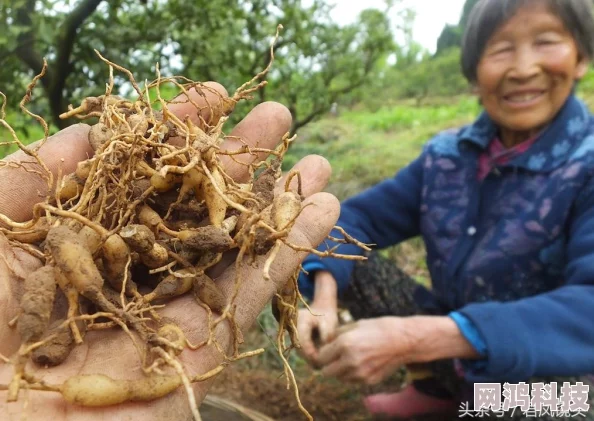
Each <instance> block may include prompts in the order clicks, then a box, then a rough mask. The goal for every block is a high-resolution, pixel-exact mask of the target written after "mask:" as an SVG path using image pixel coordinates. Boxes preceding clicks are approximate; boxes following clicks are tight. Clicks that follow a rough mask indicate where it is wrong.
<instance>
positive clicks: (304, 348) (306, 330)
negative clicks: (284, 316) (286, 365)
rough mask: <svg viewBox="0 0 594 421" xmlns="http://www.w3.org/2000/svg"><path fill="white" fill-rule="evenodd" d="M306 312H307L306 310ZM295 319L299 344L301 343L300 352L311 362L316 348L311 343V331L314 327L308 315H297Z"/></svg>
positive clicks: (315, 353)
mask: <svg viewBox="0 0 594 421" xmlns="http://www.w3.org/2000/svg"><path fill="white" fill-rule="evenodd" d="M306 311H307V310H306ZM299 316H300V317H299V318H298V319H297V332H298V334H299V342H300V343H301V350H300V352H301V353H302V354H303V355H304V356H305V357H306V358H307V359H309V360H313V359H315V358H316V357H317V351H316V347H315V346H314V343H313V341H312V330H313V328H314V327H315V326H314V323H313V321H312V320H311V319H309V318H310V317H312V316H311V315H310V314H307V315H306V314H303V313H301V314H300V315H299Z"/></svg>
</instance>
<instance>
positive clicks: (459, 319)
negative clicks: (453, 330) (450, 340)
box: [449, 311, 487, 357]
mask: <svg viewBox="0 0 594 421" xmlns="http://www.w3.org/2000/svg"><path fill="white" fill-rule="evenodd" d="M449 316H450V318H452V319H453V320H454V322H456V324H457V325H458V328H459V329H460V331H461V332H462V335H464V337H465V338H466V339H467V340H468V342H470V344H471V345H472V346H473V347H474V349H475V350H476V352H478V353H479V354H480V355H481V357H486V356H487V344H486V342H485V340H484V339H483V337H482V335H481V333H480V332H479V331H478V329H477V328H476V326H475V325H474V323H472V321H471V320H470V319H469V318H468V317H466V316H464V315H463V314H461V313H458V312H456V311H453V312H451V313H450V314H449Z"/></svg>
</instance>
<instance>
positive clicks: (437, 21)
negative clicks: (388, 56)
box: [329, 0, 465, 52]
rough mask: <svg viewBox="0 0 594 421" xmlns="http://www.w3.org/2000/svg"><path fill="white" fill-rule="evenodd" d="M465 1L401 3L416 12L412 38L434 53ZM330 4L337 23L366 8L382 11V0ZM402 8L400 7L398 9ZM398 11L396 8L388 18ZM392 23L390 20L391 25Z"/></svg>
mask: <svg viewBox="0 0 594 421" xmlns="http://www.w3.org/2000/svg"><path fill="white" fill-rule="evenodd" d="M464 1H465V0H403V1H402V5H403V6H404V7H410V8H412V9H414V10H415V11H416V14H417V16H416V19H415V24H414V29H413V38H414V39H415V41H417V42H418V43H420V44H421V45H422V46H423V47H425V48H426V49H427V50H429V51H430V52H435V46H436V43H437V38H438V37H439V34H440V33H441V30H442V29H443V27H444V25H445V24H446V23H450V24H457V23H458V20H459V19H460V14H461V13H462V7H463V6H464ZM329 3H330V4H334V5H336V7H334V10H333V11H332V17H333V19H335V20H336V22H337V23H339V24H348V23H351V22H353V21H354V20H355V19H356V17H357V15H358V14H359V12H361V10H363V9H367V8H377V9H380V10H383V9H384V8H385V6H384V0H365V1H361V2H358V1H354V0H329ZM399 7H401V6H399ZM395 12H397V9H396V7H394V10H392V12H391V15H392V14H395ZM394 21H395V20H394V19H393V22H394Z"/></svg>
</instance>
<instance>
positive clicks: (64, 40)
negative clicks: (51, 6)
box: [56, 0, 103, 79]
mask: <svg viewBox="0 0 594 421" xmlns="http://www.w3.org/2000/svg"><path fill="white" fill-rule="evenodd" d="M102 1H103V0H82V1H81V2H80V3H79V4H78V6H76V7H75V8H74V10H73V11H72V12H71V13H70V15H68V17H67V18H66V20H65V21H64V23H63V24H62V27H61V28H60V29H61V34H60V37H59V38H58V43H57V46H56V47H57V55H56V68H57V69H58V74H60V75H62V74H64V79H66V77H67V76H68V75H67V74H66V73H62V72H63V71H66V72H68V71H69V70H70V69H69V67H70V66H69V64H70V54H72V48H73V47H74V40H75V39H76V31H77V30H78V28H80V26H81V25H82V24H83V22H84V21H85V19H87V18H88V17H89V16H91V15H92V14H93V12H94V11H95V9H97V7H98V6H99V3H101V2H102Z"/></svg>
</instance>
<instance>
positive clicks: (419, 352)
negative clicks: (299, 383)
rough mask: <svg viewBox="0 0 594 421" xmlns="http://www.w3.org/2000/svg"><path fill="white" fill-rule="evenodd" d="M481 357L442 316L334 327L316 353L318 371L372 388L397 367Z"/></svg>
mask: <svg viewBox="0 0 594 421" xmlns="http://www.w3.org/2000/svg"><path fill="white" fill-rule="evenodd" d="M480 357H481V356H480V355H479V354H478V353H477V351H476V350H475V349H474V348H473V346H472V345H471V344H470V343H469V342H468V340H467V339H466V338H465V337H464V335H463V334H462V332H461V331H460V329H459V328H458V325H457V324H456V322H455V321H454V320H452V319H451V318H450V317H448V316H424V315H418V316H410V317H395V316H386V317H380V318H376V319H364V320H359V321H357V322H355V323H352V324H349V325H345V326H343V327H340V328H339V329H338V331H337V336H336V338H335V339H334V340H332V341H331V342H330V343H329V344H327V345H325V346H323V347H322V348H321V349H320V351H319V357H318V362H319V363H320V364H321V365H322V366H323V368H322V373H323V374H325V375H327V376H334V377H337V378H340V379H342V380H344V381H353V382H364V383H366V384H369V385H374V384H377V383H379V382H381V381H382V380H384V379H385V378H386V377H387V376H389V375H390V374H392V373H393V372H394V370H396V369H397V368H399V367H401V366H403V365H407V366H415V365H417V364H423V363H428V362H431V361H436V360H444V359H453V358H460V359H477V358H480Z"/></svg>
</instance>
